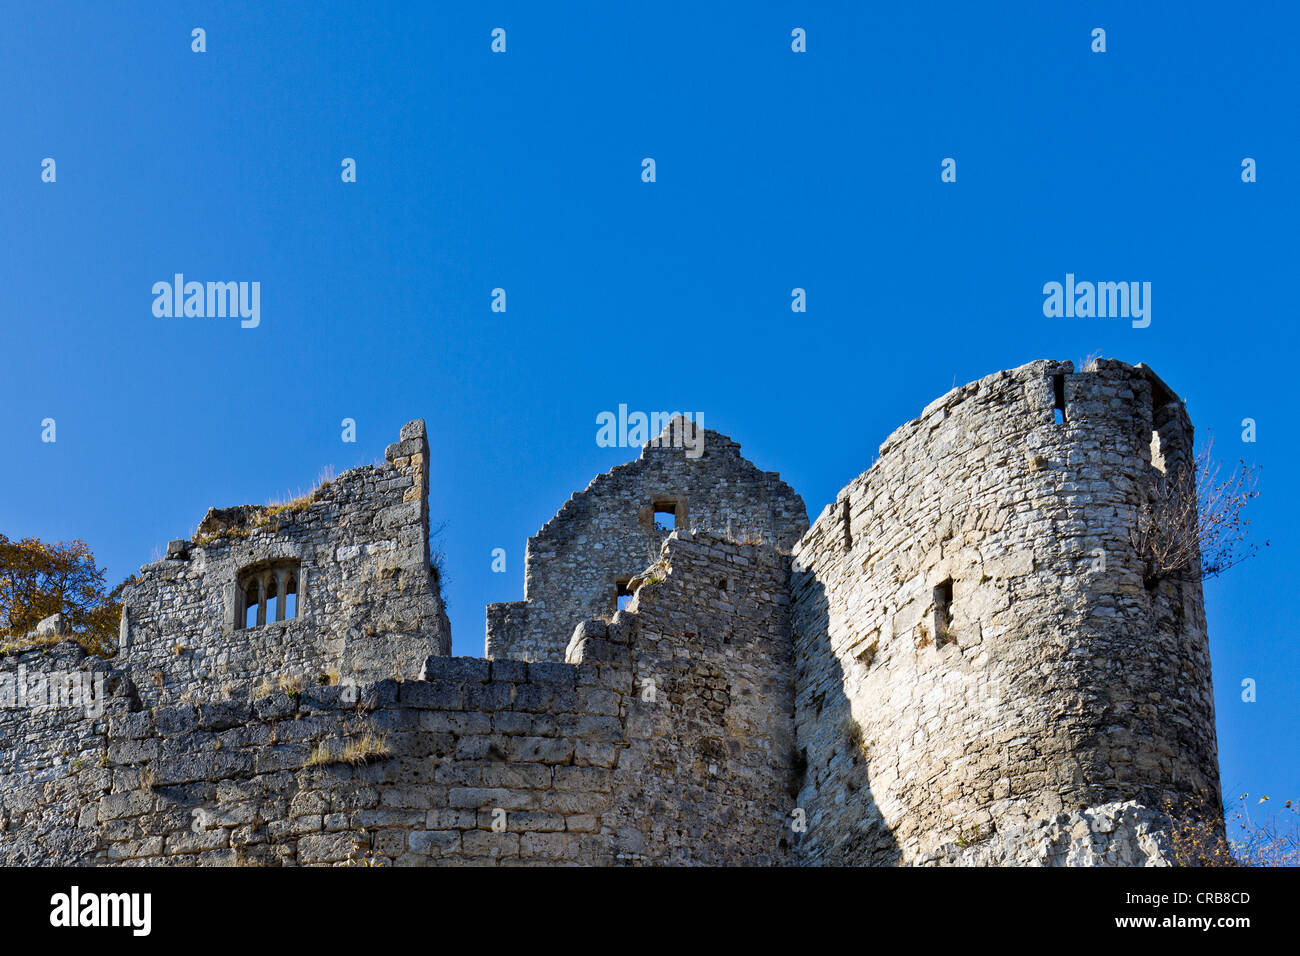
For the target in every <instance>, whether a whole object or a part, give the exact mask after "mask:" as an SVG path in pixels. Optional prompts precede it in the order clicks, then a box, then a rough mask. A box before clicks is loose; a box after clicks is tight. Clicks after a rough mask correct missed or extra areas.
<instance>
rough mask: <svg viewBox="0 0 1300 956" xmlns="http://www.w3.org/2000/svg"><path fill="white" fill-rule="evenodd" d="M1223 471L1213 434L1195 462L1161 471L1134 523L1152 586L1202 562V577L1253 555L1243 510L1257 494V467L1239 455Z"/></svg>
mask: <svg viewBox="0 0 1300 956" xmlns="http://www.w3.org/2000/svg"><path fill="white" fill-rule="evenodd" d="M1220 475H1221V465H1220V462H1219V461H1218V459H1216V458H1215V457H1214V440H1213V439H1211V440H1210V441H1208V442H1206V444H1205V445H1204V447H1203V448H1202V449H1201V451H1200V453H1199V454H1198V455H1197V456H1196V461H1195V463H1194V464H1193V465H1192V467H1190V468H1188V467H1186V466H1182V467H1176V468H1175V469H1174V470H1173V472H1172V474H1169V475H1165V476H1159V477H1157V479H1156V481H1155V485H1154V487H1153V489H1152V491H1151V495H1150V497H1149V498H1148V499H1147V500H1146V501H1145V502H1143V504H1142V506H1141V508H1140V509H1139V510H1138V520H1137V524H1136V525H1135V526H1134V529H1133V544H1134V547H1136V549H1137V553H1138V554H1139V555H1140V556H1141V558H1142V561H1143V579H1144V581H1145V582H1146V584H1147V586H1148V587H1154V586H1155V584H1156V583H1157V582H1158V581H1160V580H1161V579H1162V578H1165V577H1168V576H1169V575H1171V574H1177V573H1179V572H1184V571H1194V570H1196V569H1197V567H1198V566H1199V568H1200V574H1201V577H1202V578H1212V577H1215V576H1216V575H1219V574H1222V573H1223V572H1224V571H1227V570H1228V569H1229V568H1231V567H1233V566H1234V565H1237V564H1240V563H1241V562H1242V561H1244V560H1245V559H1246V558H1248V557H1251V556H1252V555H1254V553H1255V550H1256V549H1255V547H1254V545H1252V544H1249V543H1248V542H1247V540H1246V537H1247V533H1248V531H1249V526H1250V521H1249V519H1247V518H1246V517H1245V515H1244V514H1243V512H1244V511H1245V508H1246V505H1248V504H1249V503H1250V502H1251V500H1252V499H1254V498H1256V497H1258V495H1259V491H1258V489H1257V487H1256V486H1257V484H1258V480H1259V468H1258V466H1251V465H1247V464H1246V463H1245V462H1244V461H1238V463H1237V466H1236V467H1235V468H1234V469H1233V470H1232V474H1231V475H1229V476H1228V477H1227V478H1221V477H1220Z"/></svg>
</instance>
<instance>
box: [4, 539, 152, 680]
mask: <svg viewBox="0 0 1300 956" xmlns="http://www.w3.org/2000/svg"><path fill="white" fill-rule="evenodd" d="M128 583H129V579H128V581H123V582H122V583H121V584H119V585H118V586H117V587H116V588H114V589H113V590H112V591H105V587H104V570H103V568H100V567H97V566H96V564H95V556H94V554H92V553H91V551H90V548H89V547H87V546H86V543H85V542H84V541H80V540H77V541H65V542H59V543H57V544H47V543H45V542H44V541H42V540H41V539H39V538H23V539H22V540H21V541H11V540H9V538H7V537H5V536H4V535H2V534H0V646H4V647H6V648H12V647H21V646H23V645H24V644H25V643H30V642H28V641H27V634H28V633H29V632H31V631H33V630H35V628H36V625H37V624H39V623H40V622H41V621H42V620H43V619H44V618H47V617H49V616H50V615H51V614H62V615H63V616H64V619H65V620H66V621H67V622H68V624H69V625H70V626H71V628H72V635H73V637H74V638H76V640H78V641H80V642H81V644H82V645H83V646H84V647H85V648H86V649H87V650H89V651H91V652H93V653H96V654H104V655H110V654H113V653H116V651H117V630H118V621H119V619H120V617H121V613H122V603H121V593H122V591H123V589H124V588H125V587H126V585H127V584H128Z"/></svg>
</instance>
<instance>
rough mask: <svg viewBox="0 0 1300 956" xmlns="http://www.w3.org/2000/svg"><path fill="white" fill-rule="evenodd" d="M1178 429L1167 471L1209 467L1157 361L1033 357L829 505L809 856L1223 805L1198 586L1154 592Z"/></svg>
mask: <svg viewBox="0 0 1300 956" xmlns="http://www.w3.org/2000/svg"><path fill="white" fill-rule="evenodd" d="M1057 405H1063V409H1062V411H1063V418H1064V421H1063V422H1061V423H1059V424H1058V423H1056V422H1055V421H1054V419H1055V418H1056V417H1057V416H1056V413H1055V408H1056V406H1057ZM1157 431H1158V432H1159V441H1158V442H1157V443H1156V444H1157V450H1158V459H1159V457H1163V458H1164V459H1165V461H1164V462H1163V463H1162V462H1160V461H1159V460H1157V461H1156V465H1161V464H1164V465H1165V466H1166V467H1168V465H1169V463H1170V462H1174V461H1186V460H1187V459H1188V458H1189V457H1190V449H1191V444H1192V429H1191V424H1190V422H1189V421H1188V419H1187V416H1186V413H1185V412H1184V410H1183V407H1182V405H1181V404H1180V403H1179V402H1177V400H1176V399H1175V398H1174V396H1173V393H1172V392H1171V391H1170V390H1169V389H1168V388H1167V387H1165V386H1164V385H1163V383H1161V382H1160V381H1159V379H1157V378H1156V377H1155V376H1154V375H1153V374H1152V373H1151V372H1150V370H1148V369H1146V368H1145V367H1143V366H1137V367H1132V366H1128V365H1125V364H1124V363H1121V362H1113V361H1102V362H1100V363H1098V364H1097V365H1096V367H1095V369H1094V370H1091V371H1087V372H1082V373H1075V372H1074V369H1073V366H1072V365H1071V364H1070V363H1068V362H1065V363H1058V362H1035V363H1032V364H1030V365H1026V366H1023V367H1021V368H1018V369H1015V370H1012V371H1006V372H999V373H997V374H994V375H990V376H988V377H986V378H983V379H980V380H979V381H977V382H973V383H971V384H968V385H965V386H962V387H960V388H956V389H954V390H953V391H951V392H949V393H948V394H947V395H945V396H943V397H942V398H940V399H938V400H937V401H935V402H933V403H932V404H931V405H930V406H929V407H928V408H926V409H925V411H924V412H923V413H922V415H921V417H920V418H918V419H916V420H915V421H912V422H909V423H908V424H906V425H904V426H902V427H901V428H899V429H898V430H897V431H895V432H894V434H893V435H891V436H890V437H889V439H888V440H887V441H886V442H885V443H884V444H883V445H882V446H881V449H880V459H879V461H877V462H876V464H875V465H874V466H873V467H872V468H871V469H870V470H869V471H867V472H866V473H864V474H863V475H861V476H860V477H859V478H857V479H856V480H855V481H854V482H852V483H851V484H850V485H848V486H847V487H846V488H845V489H844V490H843V491H842V492H841V493H840V495H839V496H838V498H837V500H836V501H835V503H833V504H832V505H830V506H828V507H827V508H826V509H825V511H824V512H823V513H822V515H821V516H820V517H819V518H818V520H817V521H816V523H815V524H814V525H813V527H812V528H811V529H810V530H809V532H808V534H807V535H805V536H804V538H803V539H802V540H801V541H800V542H799V544H798V546H797V547H796V548H795V554H794V570H793V576H792V592H793V598H794V613H793V621H794V634H795V660H796V661H797V667H798V681H797V706H796V732H797V737H798V744H799V747H800V749H801V754H804V755H806V760H807V778H806V780H805V783H804V787H803V790H802V792H801V794H800V803H801V805H802V806H803V807H804V808H806V810H807V812H808V814H809V830H808V833H807V834H806V838H805V840H804V841H803V845H802V847H801V851H802V852H804V853H806V854H807V856H808V859H809V860H810V861H812V862H829V861H835V862H850V863H887V862H894V861H902V862H910V861H912V860H914V859H917V858H919V857H922V856H924V855H925V854H927V853H930V852H932V851H934V850H935V849H936V848H937V847H939V846H941V845H943V844H947V843H952V842H954V841H956V840H958V839H960V838H961V837H962V835H963V834H967V835H969V834H975V833H986V832H989V831H992V832H1003V831H1008V830H1012V829H1015V828H1017V827H1022V826H1025V825H1027V824H1029V823H1030V822H1032V821H1035V820H1041V819H1047V818H1052V817H1055V816H1056V815H1057V814H1060V813H1062V812H1066V811H1074V810H1078V809H1080V808H1084V807H1090V806H1096V805H1099V804H1103V803H1107V802H1111V801H1116V800H1139V801H1141V802H1142V803H1144V804H1146V805H1148V806H1152V807H1161V806H1163V804H1164V802H1165V800H1166V799H1178V798H1181V797H1185V796H1189V795H1193V794H1195V793H1197V792H1204V793H1205V794H1206V795H1208V798H1209V800H1210V801H1211V805H1215V804H1217V802H1218V799H1219V796H1218V769H1217V768H1218V764H1217V753H1216V746H1215V729H1214V711H1213V700H1212V696H1211V687H1210V661H1209V652H1208V644H1207V639H1206V631H1205V617H1204V611H1203V606H1202V598H1201V587H1200V580H1199V575H1198V574H1196V573H1195V571H1189V572H1185V573H1180V574H1174V575H1169V576H1167V577H1165V578H1163V579H1161V580H1159V581H1154V582H1151V581H1144V573H1143V561H1142V559H1141V557H1140V556H1139V555H1138V554H1137V553H1136V549H1135V545H1134V543H1133V540H1132V531H1133V528H1134V527H1135V524H1136V515H1137V511H1138V508H1139V507H1140V506H1141V504H1142V502H1143V501H1144V500H1145V499H1146V498H1147V497H1149V496H1150V494H1151V493H1152V489H1153V487H1154V482H1156V481H1157V480H1158V478H1159V476H1160V474H1161V473H1160V471H1159V470H1158V469H1157V467H1155V466H1153V460H1152V446H1153V436H1154V434H1155V433H1156V432H1157Z"/></svg>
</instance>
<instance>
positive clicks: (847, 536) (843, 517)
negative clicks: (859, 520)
mask: <svg viewBox="0 0 1300 956" xmlns="http://www.w3.org/2000/svg"><path fill="white" fill-rule="evenodd" d="M840 524H842V525H843V526H844V527H843V531H844V550H845V551H852V550H853V523H852V516H851V515H850V514H849V499H848V498H845V499H844V500H843V501H842V502H841V503H840Z"/></svg>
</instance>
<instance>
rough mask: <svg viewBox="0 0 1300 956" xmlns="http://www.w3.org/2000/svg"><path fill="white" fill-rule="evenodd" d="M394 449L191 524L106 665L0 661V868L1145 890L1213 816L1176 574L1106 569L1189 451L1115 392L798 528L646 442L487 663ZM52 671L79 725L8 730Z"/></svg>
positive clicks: (1162, 412)
mask: <svg viewBox="0 0 1300 956" xmlns="http://www.w3.org/2000/svg"><path fill="white" fill-rule="evenodd" d="M1055 407H1059V408H1060V410H1061V413H1062V416H1063V418H1064V421H1062V422H1061V423H1059V424H1058V423H1056V422H1055V421H1054V415H1055V412H1054V408H1055ZM401 438H402V440H401V441H400V442H399V443H397V444H396V445H393V446H390V448H389V449H388V453H387V455H386V458H387V462H386V463H385V464H384V465H381V466H377V467H374V468H361V469H356V470H354V471H350V472H347V473H345V474H343V475H340V476H339V478H338V479H337V480H336V481H334V482H331V483H330V484H329V485H328V486H326V487H325V488H324V489H322V490H321V491H320V492H319V493H317V494H316V495H314V496H312V497H311V498H310V499H308V500H306V501H303V502H299V503H296V504H295V505H292V506H289V507H287V508H285V509H281V510H278V511H277V510H275V509H262V508H249V507H242V508H236V509H227V510H225V511H213V512H209V514H208V516H207V517H206V518H205V519H204V522H203V524H202V525H201V526H200V529H199V534H198V535H197V536H196V540H194V541H180V542H173V545H172V546H171V547H169V549H168V557H167V559H165V560H164V561H161V562H156V563H154V564H152V565H149V566H147V567H145V568H144V569H142V577H141V580H140V581H139V582H137V583H136V584H135V585H134V586H133V587H132V589H131V590H130V591H129V593H128V595H127V600H126V611H125V613H124V616H123V631H122V633H123V649H122V652H121V653H120V654H119V655H118V657H116V658H114V659H110V660H103V659H100V658H98V657H88V656H87V655H86V654H85V652H84V651H82V650H81V648H80V647H79V646H78V645H76V644H75V643H73V642H71V641H64V642H62V643H56V644H52V645H50V646H47V647H45V648H42V649H33V650H28V651H24V652H22V653H20V654H9V655H0V863H17V864H51V863H63V864H103V865H111V864H168V865H211V864H217V865H224V864H236V863H239V864H290V865H337V864H346V863H350V862H351V863H355V862H367V861H368V862H375V861H378V862H387V863H394V864H398V865H426V864H501V865H511V864H530V863H563V864H625V865H626V864H642V863H645V864H703V865H717V864H730V863H743V864H753V865H781V864H812V865H816V864H822V863H860V864H895V863H902V864H914V865H1046V866H1055V865H1164V864H1166V863H1167V862H1168V859H1169V855H1168V847H1167V844H1166V842H1165V838H1164V836H1163V832H1162V830H1163V828H1164V826H1165V821H1164V820H1163V818H1162V817H1161V816H1160V813H1159V812H1158V810H1157V809H1156V808H1160V807H1163V806H1164V803H1165V801H1167V800H1179V799H1182V798H1186V797H1189V796H1192V795H1195V794H1204V795H1206V796H1207V797H1208V798H1209V799H1210V800H1212V801H1217V799H1218V770H1217V755H1216V749H1215V735H1214V715H1213V705H1212V698H1211V695H1210V671H1209V656H1208V647H1207V639H1206V631H1205V618H1204V611H1203V608H1202V599H1201V589H1200V582H1199V576H1198V575H1197V574H1196V573H1195V572H1194V571H1188V572H1183V573H1178V574H1171V575H1166V576H1164V577H1162V578H1158V579H1152V578H1150V577H1149V576H1146V575H1144V570H1143V564H1142V561H1141V557H1140V555H1138V554H1137V553H1136V549H1135V545H1134V544H1133V537H1132V533H1131V532H1132V528H1133V526H1134V523H1135V521H1136V514H1137V510H1138V509H1139V508H1140V507H1141V505H1142V503H1143V501H1144V500H1145V498H1146V497H1147V496H1149V495H1150V494H1151V489H1152V487H1153V482H1154V481H1155V480H1157V477H1158V475H1159V474H1160V473H1161V470H1162V469H1163V470H1166V471H1167V470H1169V469H1172V468H1174V467H1176V466H1177V465H1178V464H1179V463H1180V462H1186V461H1187V460H1189V457H1190V454H1191V441H1192V429H1191V424H1190V422H1189V421H1188V419H1187V416H1186V413H1185V411H1184V410H1183V407H1182V405H1181V403H1179V402H1178V400H1177V399H1176V398H1175V397H1174V395H1173V393H1172V392H1171V391H1170V390H1169V389H1168V388H1167V387H1166V386H1165V385H1164V384H1163V383H1161V382H1160V380H1159V379H1158V378H1156V377H1155V376H1154V374H1152V373H1151V372H1150V370H1148V369H1146V368H1145V367H1143V366H1137V367H1133V366H1128V365H1125V364H1123V363H1120V362H1107V361H1103V362H1100V363H1098V365H1097V366H1096V367H1095V368H1092V369H1090V370H1089V371H1087V372H1075V370H1074V369H1073V366H1072V365H1070V363H1057V362H1035V363H1032V364H1030V365H1026V366H1023V367H1021V368H1019V369H1015V370H1012V371H1007V372H999V373H997V374H995V375H991V376H988V377H986V378H984V379H981V380H979V381H978V382H973V383H971V384H969V385H965V386H962V387H961V388H957V389H954V390H953V391H952V392H950V393H948V395H945V396H944V397H943V398H941V399H939V400H938V401H936V402H934V403H932V404H931V405H930V406H929V407H928V408H927V409H926V410H925V411H924V412H923V414H922V416H921V417H920V418H918V419H917V420H915V421H913V422H910V423H908V424H907V425H904V426H903V427H901V428H900V429H898V430H897V431H896V432H895V433H894V434H893V435H891V436H890V438H889V439H888V440H887V441H886V442H885V443H884V445H882V446H881V450H880V458H879V460H878V461H877V462H876V464H875V465H873V466H872V468H871V469H870V470H868V471H867V472H865V473H864V474H863V475H861V476H859V477H858V478H857V479H855V480H854V481H853V482H851V483H850V484H849V485H848V486H847V487H846V488H845V489H844V491H842V492H841V493H840V495H839V496H838V498H837V500H836V501H835V502H834V503H833V504H831V505H829V506H828V507H827V508H826V509H825V510H824V512H823V513H822V515H821V516H820V517H819V518H818V520H817V521H816V522H815V523H814V524H813V526H812V527H811V528H809V527H808V526H807V519H806V514H805V512H804V508H803V503H802V501H801V500H800V499H799V497H798V496H797V495H796V494H794V492H793V491H791V490H790V489H789V488H788V486H786V485H785V484H784V483H783V482H781V481H779V479H778V478H777V476H776V475H775V474H773V473H770V472H761V471H759V470H758V469H757V468H755V467H754V466H752V465H750V464H749V463H748V462H746V461H745V460H744V459H742V458H741V457H740V456H739V451H738V446H737V445H735V443H734V442H731V441H730V440H729V439H727V438H725V437H724V436H721V435H717V434H716V433H713V432H709V433H707V436H706V443H705V447H706V452H705V454H704V456H703V457H702V458H699V459H692V458H689V457H688V456H686V455H685V454H684V450H683V449H682V448H673V447H671V446H668V447H656V446H654V445H653V444H652V445H648V446H647V447H646V449H644V450H643V451H642V454H641V457H640V458H639V459H638V460H637V461H635V462H632V463H630V464H628V465H624V466H620V467H619V468H616V469H614V470H613V471H612V472H610V473H609V474H607V475H604V476H601V477H600V478H597V479H596V480H595V481H593V482H592V484H591V485H590V486H589V487H588V489H587V490H586V491H584V492H582V493H580V494H579V495H575V496H574V497H573V498H572V499H570V501H569V502H568V503H567V504H566V505H565V506H564V508H563V509H562V510H561V512H560V514H559V515H557V516H556V518H555V519H553V520H552V521H551V522H549V523H548V524H547V526H546V527H544V528H543V529H542V531H541V532H539V533H538V535H537V536H535V537H534V538H533V539H532V540H531V541H530V543H529V551H528V561H527V586H526V595H527V597H526V600H525V601H522V602H513V603H511V604H506V605H493V606H491V607H490V608H489V610H488V634H487V657H486V659H478V658H457V657H450V656H448V653H449V650H450V632H449V628H448V625H447V621H446V616H445V613H444V611H443V604H442V598H441V594H440V589H439V586H438V580H437V574H436V571H435V570H434V569H432V568H431V566H430V563H429V550H428V514H427V507H428V506H427V503H426V498H427V490H428V477H427V468H428V446H427V443H426V440H425V435H424V426H423V423H420V422H413V423H411V424H410V425H408V426H406V427H405V428H404V429H403V430H402V436H401ZM670 506H671V509H672V510H673V511H674V512H675V514H674V517H675V519H676V523H677V525H678V530H676V531H674V532H671V533H670V532H668V531H666V530H656V529H655V527H654V513H655V509H656V508H657V507H658V508H665V509H666V508H668V507H670ZM687 528H690V529H693V530H686V529H687ZM615 582H620V583H621V585H622V589H623V590H625V591H626V592H627V593H628V594H629V595H630V596H631V600H630V603H629V604H628V606H627V607H626V608H624V609H622V610H618V611H615V601H616V595H615ZM272 586H274V600H272V601H268V600H265V596H266V593H267V590H268V589H270V588H271V587H272ZM259 588H261V589H264V590H259ZM290 590H293V593H294V597H295V599H296V600H297V602H298V605H299V606H298V608H297V612H298V613H297V616H296V617H293V618H292V619H289V620H285V621H282V622H276V621H274V620H273V618H274V617H276V616H277V613H276V612H277V611H280V612H281V615H282V616H286V617H287V616H288V615H287V613H286V612H285V611H284V610H283V609H282V608H281V607H280V605H281V604H282V603H283V604H286V605H287V601H285V595H286V592H287V591H290ZM250 595H251V596H252V611H249V610H248V605H249V603H250ZM241 624H242V625H245V626H241ZM42 627H44V628H45V630H46V631H48V632H50V633H49V634H47V635H43V636H44V637H46V638H48V639H53V638H56V637H57V636H58V634H59V627H58V622H53V621H51V622H48V625H47V624H46V622H43V624H42ZM525 658H531V660H525ZM68 674H77V675H89V676H92V677H94V678H95V679H96V680H97V681H98V683H97V685H96V686H98V687H99V691H98V692H97V694H96V696H95V697H94V699H93V700H91V701H84V700H83V701H81V702H80V703H81V706H57V705H56V706H52V707H47V708H43V709H33V708H32V707H30V706H27V707H23V706H14V704H13V703H12V702H8V703H7V702H5V699H4V698H5V693H6V691H5V688H6V687H9V686H13V685H15V683H24V684H25V685H33V681H34V680H35V678H36V677H38V676H39V677H43V678H44V679H46V684H47V685H48V684H49V683H50V682H51V681H53V682H55V683H57V682H59V681H62V680H63V679H64V677H65V676H66V675H68ZM20 677H21V681H18V678H20Z"/></svg>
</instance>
